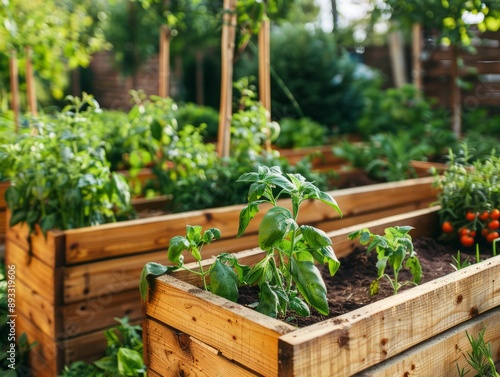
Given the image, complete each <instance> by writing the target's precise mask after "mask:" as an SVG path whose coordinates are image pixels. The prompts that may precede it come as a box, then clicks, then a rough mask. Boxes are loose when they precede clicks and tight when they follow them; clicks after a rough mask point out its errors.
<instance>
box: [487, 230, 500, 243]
mask: <svg viewBox="0 0 500 377" xmlns="http://www.w3.org/2000/svg"><path fill="white" fill-rule="evenodd" d="M498 237H500V235H499V234H498V232H491V233H488V235H487V236H486V241H488V242H489V243H492V242H493V241H495V240H496V239H497V238H498Z"/></svg>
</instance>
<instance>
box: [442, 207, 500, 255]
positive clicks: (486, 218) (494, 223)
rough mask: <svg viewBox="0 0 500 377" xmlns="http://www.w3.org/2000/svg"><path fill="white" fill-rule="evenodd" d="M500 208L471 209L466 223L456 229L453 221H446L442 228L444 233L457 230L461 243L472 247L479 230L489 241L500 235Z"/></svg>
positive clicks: (467, 214) (466, 217)
mask: <svg viewBox="0 0 500 377" xmlns="http://www.w3.org/2000/svg"><path fill="white" fill-rule="evenodd" d="M499 219H500V210H498V209H496V208H495V209H493V210H491V211H483V212H481V213H474V212H472V211H469V212H467V213H466V215H465V220H466V222H467V223H466V225H463V226H461V227H459V228H458V229H456V230H455V227H454V226H453V223H452V222H451V221H444V222H443V224H442V230H443V232H444V233H449V234H452V233H454V232H457V235H458V237H459V240H460V243H461V244H462V245H463V246H465V247H471V246H472V245H474V243H475V241H476V235H477V232H479V233H480V234H481V236H482V237H483V238H484V239H485V240H486V241H487V242H489V243H491V242H493V241H494V240H495V239H497V238H499V237H500V233H499V229H500V220H499Z"/></svg>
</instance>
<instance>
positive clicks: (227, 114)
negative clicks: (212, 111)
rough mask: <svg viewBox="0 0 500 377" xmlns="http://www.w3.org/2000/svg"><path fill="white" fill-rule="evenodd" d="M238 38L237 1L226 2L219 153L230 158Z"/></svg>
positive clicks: (223, 23) (222, 50)
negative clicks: (235, 53) (235, 41)
mask: <svg viewBox="0 0 500 377" xmlns="http://www.w3.org/2000/svg"><path fill="white" fill-rule="evenodd" d="M235 36H236V0H224V9H223V15H222V43H221V55H222V62H221V64H222V72H221V90H220V92H221V93H220V111H219V131H218V140H217V152H218V153H219V156H221V157H229V150H230V141H231V117H232V102H233V60H234V40H235Z"/></svg>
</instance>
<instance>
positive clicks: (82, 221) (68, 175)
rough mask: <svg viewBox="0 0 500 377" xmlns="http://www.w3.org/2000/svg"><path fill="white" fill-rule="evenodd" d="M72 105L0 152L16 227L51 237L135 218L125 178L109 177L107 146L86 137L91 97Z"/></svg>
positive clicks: (76, 100) (40, 123) (7, 199)
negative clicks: (37, 228) (54, 232)
mask: <svg viewBox="0 0 500 377" xmlns="http://www.w3.org/2000/svg"><path fill="white" fill-rule="evenodd" d="M70 100H72V103H71V104H70V105H68V106H66V107H65V108H64V109H63V111H62V112H61V113H60V114H58V115H57V116H56V117H55V118H49V117H43V118H40V119H39V120H38V122H37V123H35V124H34V126H36V133H35V134H33V135H24V134H23V135H21V136H20V137H19V139H18V140H17V141H16V142H15V143H13V144H8V145H3V146H1V149H2V157H5V158H7V159H8V161H9V164H10V165H9V177H8V178H9V179H10V181H11V183H12V184H11V186H10V187H9V188H8V189H7V191H6V194H5V200H6V202H7V206H8V207H9V210H10V211H11V218H10V225H11V226H14V225H16V224H18V223H26V224H27V225H28V227H29V229H30V231H32V230H33V229H34V227H35V225H36V224H38V225H40V228H41V230H42V231H43V232H46V231H47V230H49V229H52V228H59V229H72V228H79V227H83V226H92V225H98V224H102V223H108V222H115V221H117V220H120V219H127V218H131V217H134V216H135V213H134V210H133V208H132V206H131V204H130V191H129V186H128V184H127V181H126V179H125V177H124V176H122V175H120V174H117V173H111V172H110V170H109V166H108V162H107V160H106V157H105V152H104V148H103V145H102V142H101V141H100V140H99V139H98V138H97V137H96V136H95V135H93V134H92V133H91V132H87V131H86V129H87V127H88V125H87V123H86V122H87V117H86V114H87V112H91V111H94V110H95V109H96V108H95V106H96V103H95V102H94V100H93V98H92V97H91V96H88V97H85V98H84V99H82V100H80V99H76V98H70ZM84 108H85V109H84ZM83 109H84V110H83Z"/></svg>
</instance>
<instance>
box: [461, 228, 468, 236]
mask: <svg viewBox="0 0 500 377" xmlns="http://www.w3.org/2000/svg"><path fill="white" fill-rule="evenodd" d="M458 234H459V235H460V236H468V235H469V234H470V229H469V228H460V229H459V230H458Z"/></svg>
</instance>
